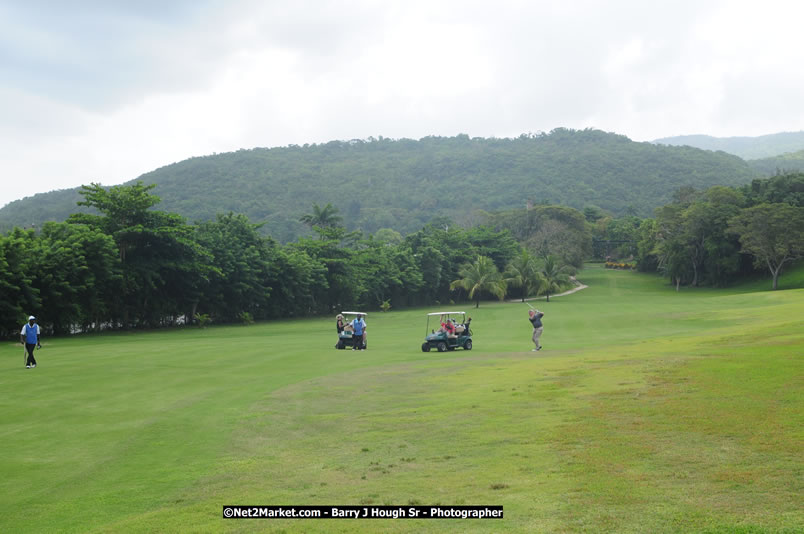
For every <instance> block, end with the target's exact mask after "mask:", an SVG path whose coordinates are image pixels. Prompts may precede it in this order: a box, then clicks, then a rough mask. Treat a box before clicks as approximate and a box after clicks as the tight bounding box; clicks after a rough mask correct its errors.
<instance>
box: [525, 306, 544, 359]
mask: <svg viewBox="0 0 804 534" xmlns="http://www.w3.org/2000/svg"><path fill="white" fill-rule="evenodd" d="M528 315H529V316H530V324H532V325H533V344H534V345H536V346H535V347H534V348H533V349H531V351H532V352H536V351H537V350H542V345H541V343H540V342H539V338H540V337H542V332H544V326H542V317H544V313H542V312H540V311H539V310H530V311H529V312H528Z"/></svg>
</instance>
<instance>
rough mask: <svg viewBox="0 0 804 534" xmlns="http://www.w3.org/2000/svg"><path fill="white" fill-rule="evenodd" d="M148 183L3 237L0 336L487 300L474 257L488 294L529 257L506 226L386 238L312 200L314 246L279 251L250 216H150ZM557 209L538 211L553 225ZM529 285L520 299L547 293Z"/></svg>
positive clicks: (101, 195) (438, 228)
mask: <svg viewBox="0 0 804 534" xmlns="http://www.w3.org/2000/svg"><path fill="white" fill-rule="evenodd" d="M154 188H155V186H154V185H153V184H151V185H143V184H141V183H136V184H134V185H131V186H115V187H111V188H109V189H105V188H103V187H101V186H100V185H98V184H91V185H89V186H84V187H83V188H82V196H83V198H84V200H82V201H81V204H82V205H85V206H88V207H91V208H93V209H94V211H95V212H97V213H98V214H93V213H75V214H73V215H71V216H70V217H68V219H67V222H62V223H56V222H48V223H46V224H45V225H44V227H43V228H41V229H40V231H38V232H37V231H36V230H34V229H28V230H22V229H20V228H15V229H14V230H12V231H11V232H9V233H8V234H7V235H3V236H0V281H2V283H1V284H0V297H1V298H0V302H1V303H2V305H0V334H2V335H4V336H9V335H13V334H14V332H15V331H17V330H18V328H19V325H21V324H22V322H24V320H25V317H26V316H27V315H28V314H34V315H36V316H39V317H40V324H41V325H42V326H43V328H45V331H46V332H47V333H48V334H50V333H69V332H75V331H82V332H86V331H90V330H99V329H104V328H139V327H156V326H166V325H175V324H182V323H187V322H197V323H199V324H208V323H209V322H211V321H213V322H219V323H225V322H236V321H242V322H250V321H253V320H261V319H269V318H279V317H288V316H303V315H311V314H320V313H331V312H333V311H340V310H344V309H349V308H361V309H370V310H373V309H378V308H381V307H383V306H385V307H386V308H387V307H389V306H393V307H406V306H411V305H418V304H433V303H441V302H443V303H446V302H450V301H451V300H460V299H466V298H473V297H475V298H479V297H480V295H481V293H484V292H489V290H490V286H483V287H482V288H480V290H479V291H475V290H474V289H473V288H471V287H465V291H461V290H459V288H458V286H454V285H453V283H454V282H455V281H456V280H459V279H461V278H464V277H465V276H463V274H462V273H464V272H465V268H466V267H465V266H466V265H467V264H472V263H474V262H476V260H477V258H478V257H481V258H482V259H483V262H484V263H483V265H484V268H485V269H487V270H490V271H491V272H493V273H496V281H497V283H498V285H497V286H495V287H494V288H493V290H492V291H490V292H491V293H493V294H494V295H496V296H497V297H502V296H504V295H505V293H506V291H507V286H506V284H504V283H503V281H502V277H501V275H500V273H501V272H503V271H504V270H505V269H506V267H507V266H508V265H509V262H510V261H511V260H512V259H514V258H515V257H517V256H519V255H521V253H522V247H521V246H520V244H519V243H517V241H516V240H515V239H514V237H513V236H512V235H511V233H510V232H509V231H508V230H506V229H494V228H492V227H490V226H476V227H472V228H468V229H466V228H462V227H460V226H457V225H455V224H453V223H452V222H451V221H450V220H449V219H446V218H439V219H436V220H434V221H433V223H432V224H428V225H426V226H425V227H424V228H422V229H421V230H419V231H418V232H414V233H412V234H410V235H408V236H407V237H405V238H402V236H401V235H399V234H398V233H396V232H394V231H392V230H386V231H384V232H378V233H377V236H372V235H365V234H363V233H362V232H360V231H352V232H349V231H347V230H346V229H345V228H344V227H342V226H340V225H338V221H339V215H338V212H339V209H338V208H337V207H335V206H332V205H331V204H327V205H326V206H325V207H324V208H321V207H320V206H318V205H317V204H314V205H313V213H312V214H309V216H306V217H302V218H303V219H304V220H306V221H307V222H308V224H311V226H312V228H313V230H314V231H315V232H316V234H317V236H316V237H302V238H299V239H298V240H297V241H295V242H293V243H289V244H287V245H281V244H279V243H277V242H276V241H274V240H273V239H272V238H270V237H266V236H265V235H264V234H262V233H261V232H260V231H259V227H260V225H258V224H253V223H251V222H250V221H249V219H248V218H247V217H246V216H245V215H243V214H233V213H229V214H227V215H221V214H219V215H218V216H217V217H216V218H215V220H213V221H207V222H204V223H201V224H198V225H190V224H188V223H187V222H186V221H185V220H184V219H183V218H182V217H181V216H179V215H177V214H175V213H168V212H163V211H159V210H156V209H154V208H155V206H156V205H157V203H158V202H159V198H158V197H157V196H156V195H154V194H152V193H151V191H152V190H153V189H154ZM551 209H552V208H549V207H544V208H543V209H542V211H543V212H544V213H543V216H544V221H545V224H547V223H549V222H550V221H552V219H550V217H548V216H547V215H545V214H549V213H552V211H551ZM567 210H569V212H574V210H571V209H569V208H555V210H554V211H555V214H563V215H564V216H566V215H567V213H568V211H567ZM575 214H576V216H580V214H579V213H578V212H575ZM556 216H557V215H556ZM319 224H322V225H323V226H319ZM518 287H519V288H520V291H518V292H517V294H518V295H521V287H522V286H521V285H520V286H518ZM525 288H526V290H527V291H529V293H528V294H526V295H525V296H531V295H535V294H538V293H539V291H540V289H541V288H540V286H538V285H529V286H525ZM484 296H485V295H484Z"/></svg>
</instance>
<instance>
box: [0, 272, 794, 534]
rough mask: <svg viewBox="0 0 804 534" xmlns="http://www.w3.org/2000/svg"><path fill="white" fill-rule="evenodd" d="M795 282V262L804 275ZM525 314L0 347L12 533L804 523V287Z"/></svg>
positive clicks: (672, 294)
mask: <svg viewBox="0 0 804 534" xmlns="http://www.w3.org/2000/svg"><path fill="white" fill-rule="evenodd" d="M797 276H798V275H797ZM579 278H580V279H581V280H583V281H584V282H585V283H586V284H588V285H589V286H590V287H589V288H588V289H585V290H583V291H580V292H578V293H576V294H574V295H570V296H566V297H559V298H555V299H552V300H551V302H550V303H544V302H539V303H538V304H537V306H538V307H539V308H541V309H542V310H544V311H545V312H546V315H545V318H544V323H545V332H544V335H543V338H542V343H543V345H544V347H545V348H544V350H543V351H542V352H539V353H533V352H530V349H531V348H532V346H531V343H530V333H531V328H530V323H529V322H528V321H527V310H528V308H527V306H525V305H524V304H521V303H496V302H495V303H492V302H483V303H482V304H481V306H480V308H479V309H474V308H472V307H471V305H466V306H461V305H457V306H455V305H451V306H448V308H451V309H455V308H458V309H465V310H466V311H467V312H470V314H471V315H472V317H473V323H472V325H473V330H474V334H475V337H474V346H475V348H474V350H472V351H461V350H458V351H455V352H445V353H438V352H429V353H423V352H421V350H420V345H421V342H422V339H423V337H424V334H425V313H427V312H430V311H437V309H436V308H428V309H420V310H408V311H401V312H397V311H391V312H389V313H385V314H383V313H371V314H370V315H369V316H368V321H367V322H368V325H369V330H368V332H369V336H368V339H369V350H367V351H365V352H352V351H337V350H335V349H334V344H335V342H336V335H335V325H334V322H335V321H334V317H333V318H326V319H306V320H288V321H280V322H272V323H265V324H258V325H252V326H232V327H212V328H207V329H204V330H201V329H186V330H177V331H164V332H149V333H131V334H124V333H121V334H105V335H98V336H91V335H90V336H80V337H75V338H69V339H45V340H44V344H45V347H44V348H43V349H42V350H41V351H40V352H38V353H37V359H38V360H39V363H40V365H39V367H37V368H36V369H32V370H26V369H24V367H23V357H22V348H21V347H20V345H14V344H12V343H10V342H9V343H4V344H3V345H2V347H0V404H1V406H0V413H2V419H0V447H1V448H2V452H3V454H2V458H1V459H0V473H2V476H0V504H1V505H2V510H3V512H2V515H0V532H4V533H6V532H7V533H20V532H81V533H85V532H104V533H107V532H108V533H118V532H176V531H181V532H263V531H264V532H322V533H323V532H455V533H459V532H460V533H463V532H528V533H529V532H622V533H648V532H651V533H653V532H710V533H718V534H725V533H730V532H738V533H745V534H748V533H751V534H753V533H760V532H768V533H779V532H785V533H786V532H802V531H803V529H804V506H803V505H802V495H804V319H803V318H804V289H790V290H786V291H776V292H771V291H759V292H748V291H745V290H743V289H741V288H734V289H729V290H712V289H700V290H689V289H688V290H682V291H681V292H676V291H674V290H673V288H671V287H670V286H669V285H667V284H665V283H664V281H662V280H660V279H658V278H656V277H653V276H648V275H643V274H639V273H632V272H620V271H607V270H604V269H602V268H601V267H599V266H592V267H590V268H588V269H585V270H584V271H583V272H582V273H581V274H580V275H579ZM224 504H245V505H260V504H273V505H290V504H298V505H301V504H307V505H311V504H322V505H323V504H343V505H346V504H351V505H359V504H377V505H408V504H421V505H428V504H443V505H454V504H489V505H502V506H504V509H505V518H504V519H503V520H407V519H405V520H396V521H395V520H386V519H381V520H377V519H375V520H224V519H222V518H221V514H222V506H223V505H224Z"/></svg>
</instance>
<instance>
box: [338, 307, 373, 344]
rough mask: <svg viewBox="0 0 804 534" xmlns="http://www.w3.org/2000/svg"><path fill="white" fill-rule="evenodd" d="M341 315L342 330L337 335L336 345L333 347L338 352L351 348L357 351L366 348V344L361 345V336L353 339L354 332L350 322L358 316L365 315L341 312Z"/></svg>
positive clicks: (362, 314)
mask: <svg viewBox="0 0 804 534" xmlns="http://www.w3.org/2000/svg"><path fill="white" fill-rule="evenodd" d="M341 315H343V324H344V329H343V332H341V333H340V334H339V335H338V343H337V344H336V345H335V348H336V349H340V350H343V349H345V348H346V347H353V348H357V349H361V348H362V349H365V348H367V347H366V345H368V342H366V343H363V337H362V336H361V337H355V335H354V330H353V328H352V321H353V320H354V319H356V318H357V317H358V316H363V317H365V316H366V314H365V313H364V312H355V311H345V312H341ZM364 333H365V331H364Z"/></svg>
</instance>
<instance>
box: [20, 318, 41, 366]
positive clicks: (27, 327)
mask: <svg viewBox="0 0 804 534" xmlns="http://www.w3.org/2000/svg"><path fill="white" fill-rule="evenodd" d="M20 343H22V344H23V345H25V350H26V351H27V352H28V359H27V360H25V368H26V369H33V368H34V367H36V359H35V358H34V349H35V348H36V347H39V348H40V349H41V348H42V345H41V344H40V343H39V325H38V324H36V317H34V316H33V315H31V316H30V317H28V322H27V323H25V324H24V325H22V330H21V331H20Z"/></svg>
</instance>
